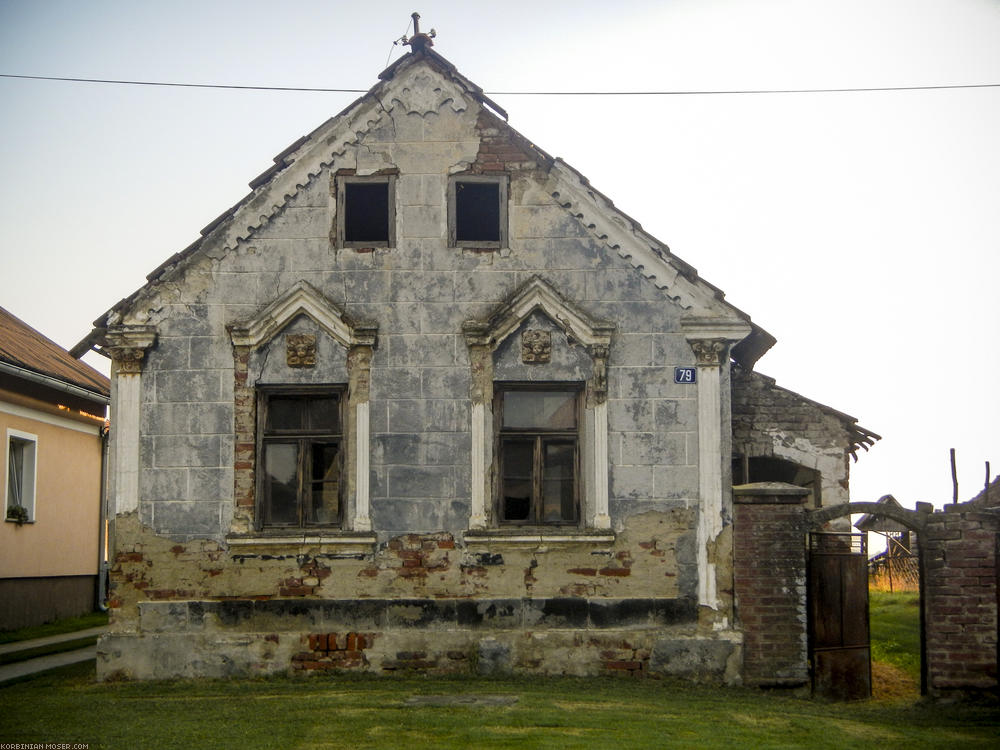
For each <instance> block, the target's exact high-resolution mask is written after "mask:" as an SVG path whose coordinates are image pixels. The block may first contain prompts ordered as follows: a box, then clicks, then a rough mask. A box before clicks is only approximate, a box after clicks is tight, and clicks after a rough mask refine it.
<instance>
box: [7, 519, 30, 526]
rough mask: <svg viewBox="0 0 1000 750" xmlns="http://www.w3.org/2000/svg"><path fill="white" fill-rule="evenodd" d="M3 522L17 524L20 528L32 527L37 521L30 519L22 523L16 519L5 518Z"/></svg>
mask: <svg viewBox="0 0 1000 750" xmlns="http://www.w3.org/2000/svg"><path fill="white" fill-rule="evenodd" d="M3 520H4V523H16V524H17V525H18V526H32V525H34V523H35V519H34V518H31V519H28V520H27V521H21V522H18V520H17V519H16V518H5V519H3Z"/></svg>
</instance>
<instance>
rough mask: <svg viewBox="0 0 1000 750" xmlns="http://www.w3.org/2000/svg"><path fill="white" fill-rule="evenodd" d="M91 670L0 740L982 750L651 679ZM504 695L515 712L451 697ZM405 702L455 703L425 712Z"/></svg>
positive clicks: (966, 742)
mask: <svg viewBox="0 0 1000 750" xmlns="http://www.w3.org/2000/svg"><path fill="white" fill-rule="evenodd" d="M92 680H93V666H92V665H87V667H86V669H83V668H82V665H77V666H76V667H74V668H67V669H66V670H59V671H53V672H50V673H48V674H46V675H41V676H39V677H37V678H35V679H32V680H26V681H21V682H18V683H16V684H15V685H13V686H7V685H5V686H3V687H0V705H3V707H4V710H3V712H2V713H0V738H2V739H3V741H4V742H25V743H27V742H46V741H47V742H78V743H89V744H90V747H91V748H133V747H156V748H157V750H171V749H172V748H183V750H190V748H191V747H211V748H240V750H245V748H254V749H255V750H258V749H260V750H268V749H269V748H274V749H275V750H285V748H300V749H303V750H311V749H313V748H356V749H359V750H363V749H364V748H380V750H381V748H384V747H386V746H387V744H388V745H390V746H407V747H416V748H423V747H428V748H430V747H433V748H444V749H447V748H462V749H463V750H464V749H465V748H486V747H489V748H518V750H525V748H559V749H560V750H562V749H563V748H606V747H608V746H612V747H622V748H626V747H629V748H630V747H657V748H671V747H683V748H689V747H699V748H700V749H703V750H712V748H726V749H727V750H728V749H729V748H733V747H753V748H799V747H810V748H831V749H833V748H836V749H837V750H850V749H851V748H870V747H872V746H874V744H877V745H878V746H880V747H906V748H908V750H920V749H921V748H940V747H951V746H955V747H972V748H975V747H984V748H987V747H996V746H997V743H998V741H1000V715H998V713H997V711H996V710H995V709H991V708H984V707H972V706H937V705H918V704H917V703H915V702H910V703H906V704H898V703H893V704H888V703H883V702H878V701H871V702H867V703H852V704H829V703H819V702H813V701H811V700H807V699H801V698H794V697H789V696H784V695H779V694H774V693H761V692H757V691H752V690H743V689H723V688H699V687H693V686H690V685H684V684H678V683H674V682H668V681H658V680H625V679H610V678H602V679H575V678H548V679H546V678H538V677H530V678H528V677H525V678H510V679H485V678H471V677H469V678H462V679H445V678H436V679H431V678H419V677H402V678H396V677H392V678H373V677H369V676H327V675H324V676H316V678H315V679H293V678H285V677H282V678H273V679H258V680H239V681H237V680H232V681H211V680H204V681H176V682H159V683H149V682H146V683H114V684H98V683H94V682H93V681H92ZM470 695H474V696H509V697H514V698H516V702H509V701H507V702H501V701H497V702H495V703H487V702H483V701H471V702H470V701H463V700H462V697H463V696H470ZM414 696H455V697H457V698H458V700H455V701H447V700H442V701H440V704H439V705H428V704H427V702H426V701H424V702H422V703H421V704H418V705H413V704H412V703H410V702H409V701H410V699H412V698H413V697H414Z"/></svg>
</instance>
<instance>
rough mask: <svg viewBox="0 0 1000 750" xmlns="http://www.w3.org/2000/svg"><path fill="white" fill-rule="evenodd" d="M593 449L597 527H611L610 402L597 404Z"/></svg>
mask: <svg viewBox="0 0 1000 750" xmlns="http://www.w3.org/2000/svg"><path fill="white" fill-rule="evenodd" d="M593 412H594V434H593V440H592V442H591V444H592V445H593V446H594V451H593V459H592V460H593V462H594V464H593V466H594V471H593V477H594V517H593V521H592V526H593V528H595V529H610V528H611V514H610V512H609V510H608V402H607V401H606V400H605V401H602V402H601V403H599V404H595V405H594V408H593Z"/></svg>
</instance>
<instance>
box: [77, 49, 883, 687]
mask: <svg viewBox="0 0 1000 750" xmlns="http://www.w3.org/2000/svg"><path fill="white" fill-rule="evenodd" d="M413 44H414V48H413V50H412V51H411V52H410V53H409V54H407V55H406V56H405V57H403V58H401V59H400V60H398V61H397V62H395V63H394V64H393V65H391V66H390V67H389V68H387V69H386V70H385V71H383V72H382V73H381V74H380V76H379V78H380V81H379V83H378V84H377V85H376V86H375V87H374V88H372V90H371V91H370V92H368V93H367V94H366V95H364V96H362V97H361V98H359V99H358V100H357V101H356V102H354V103H353V104H351V105H350V106H349V107H348V108H347V109H345V110H344V111H343V112H341V113H340V114H339V115H337V116H336V117H334V118H332V119H330V120H328V121H327V122H326V123H324V124H322V125H321V126H320V127H319V128H317V129H316V130H314V131H313V132H312V133H310V134H309V135H308V136H305V137H303V138H301V139H299V140H298V141H296V142H295V143H294V144H292V145H291V146H290V147H289V148H288V149H286V150H285V151H284V152H283V153H282V154H280V155H279V156H278V157H277V158H276V159H275V164H274V166H273V167H271V168H270V169H269V170H267V171H266V172H265V173H263V174H262V175H261V176H260V177H258V178H257V179H255V180H254V181H253V182H252V183H251V189H252V192H251V193H250V194H249V195H248V196H247V197H246V198H244V199H243V200H242V201H240V202H239V203H238V204H237V205H235V206H234V207H232V208H231V209H229V210H228V211H226V212H225V213H223V214H222V215H221V216H220V217H219V218H218V219H216V220H215V221H213V222H212V223H211V224H210V225H209V226H208V227H206V228H205V229H204V230H203V231H202V237H201V238H200V239H198V240H197V241H196V242H195V243H194V244H192V245H191V246H190V247H189V248H187V249H186V250H184V251H182V252H180V253H178V254H176V255H174V256H173V257H171V258H170V259H168V260H167V261H166V262H165V263H164V264H163V265H161V266H160V267H159V268H157V269H156V270H154V271H153V272H152V273H151V274H150V275H149V277H148V280H149V283H148V284H146V285H145V286H144V287H142V288H141V289H139V290H138V291H137V292H135V293H134V294H133V295H131V296H130V297H128V298H127V299H125V300H122V301H121V302H119V303H118V304H117V305H115V306H114V307H113V308H112V309H111V310H109V311H108V312H107V313H105V314H104V315H103V316H102V317H101V318H100V319H99V320H98V321H96V323H95V329H94V331H93V332H92V334H91V335H90V336H89V337H88V338H87V339H85V340H84V341H82V342H81V343H80V345H78V347H77V348H76V349H75V350H74V351H75V352H79V351H83V350H85V349H87V348H89V347H96V348H99V349H101V350H103V351H104V352H105V353H107V354H109V355H110V356H111V357H112V359H113V373H114V374H113V377H114V382H115V388H114V397H113V406H112V408H113V411H114V414H115V424H114V428H113V430H112V455H113V470H112V475H111V479H112V487H113V489H112V494H113V506H114V526H115V530H114V550H115V555H114V567H113V569H112V581H113V584H112V585H113V591H112V593H111V598H110V604H111V607H112V611H113V617H112V625H111V629H112V630H111V633H110V634H109V635H108V636H106V637H105V638H104V639H103V640H102V642H101V646H100V649H99V659H98V670H99V674H100V675H101V676H103V677H105V678H107V677H111V676H116V675H122V676H131V677H136V678H151V677H168V676H184V675H187V676H197V675H231V674H257V673H269V672H276V671H284V670H290V669H297V670H319V669H359V670H367V671H372V672H376V673H385V672H392V671H397V670H421V671H431V672H449V671H468V670H478V671H481V672H490V671H504V670H515V671H532V672H545V673H572V674H594V673H598V672H601V671H604V670H613V671H628V672H644V671H653V672H664V673H668V674H681V675H686V676H689V677H692V678H698V679H716V680H728V681H738V680H739V679H740V676H741V675H740V670H741V644H742V632H741V626H740V624H739V622H738V619H737V615H738V613H737V612H736V611H735V609H734V601H733V569H732V562H733V542H732V493H731V486H732V466H733V463H734V459H735V461H736V463H737V465H738V466H742V465H743V464H746V465H747V466H748V467H749V469H750V472H749V475H748V477H746V478H748V479H751V480H753V481H755V482H759V481H769V480H772V479H781V480H784V481H788V480H789V478H791V481H793V482H797V483H799V484H803V485H808V486H810V487H811V488H813V495H814V497H813V504H819V503H827V502H842V501H844V500H846V499H847V478H848V477H847V460H848V456H849V455H850V454H852V453H853V452H854V451H855V450H856V449H857V447H858V446H859V445H865V446H867V445H868V444H869V443H870V442H871V441H872V440H874V439H875V438H876V437H877V436H874V435H873V434H872V433H869V432H867V431H865V430H863V429H861V428H859V427H857V425H856V424H855V422H854V420H853V418H850V417H847V416H846V415H843V414H841V413H839V412H835V411H833V410H832V409H827V408H826V407H821V406H820V405H818V404H815V403H814V402H811V401H808V400H806V399H803V398H802V397H800V396H797V395H795V394H793V393H790V392H788V391H784V390H782V389H780V388H777V386H775V385H774V384H773V381H770V380H767V379H761V378H759V377H758V376H755V375H754V374H753V373H752V369H753V366H754V363H755V362H756V361H757V359H759V357H760V356H761V355H762V354H763V353H764V352H765V351H766V350H767V349H768V348H770V347H771V346H772V345H773V343H774V339H773V338H772V337H771V336H770V335H769V334H767V333H766V332H765V331H764V330H762V329H761V328H759V327H758V326H756V325H755V324H754V323H752V322H751V321H750V318H749V316H747V315H746V314H745V313H744V312H742V311H740V310H738V309H737V308H735V307H734V306H732V305H731V304H729V303H728V302H727V301H726V300H725V298H724V295H723V294H722V292H721V291H720V290H718V289H717V288H716V287H714V286H712V285H711V284H709V283H708V282H706V281H705V280H703V279H702V278H701V277H700V276H699V275H698V274H697V272H696V271H695V269H694V268H692V267H691V266H690V265H688V264H687V263H685V262H684V261H682V260H680V259H679V258H677V257H676V256H675V255H673V254H672V253H671V252H670V250H669V249H668V248H667V247H666V245H664V244H663V243H662V242H660V241H659V240H657V239H655V238H654V237H652V236H650V235H648V234H647V233H645V232H644V231H643V229H642V228H641V227H640V226H639V225H638V224H637V223H636V222H635V221H634V220H632V219H631V218H629V217H628V216H626V215H625V214H623V213H622V212H621V211H619V210H618V209H616V208H615V206H614V205H613V204H612V203H611V201H610V200H609V199H608V198H607V197H605V196H604V195H602V194H601V193H599V192H597V191H596V190H595V189H594V188H593V187H592V186H591V185H590V184H589V183H588V181H587V180H586V178H584V177H583V176H582V175H581V174H580V173H578V172H577V171H575V170H574V169H573V168H572V167H570V166H569V165H568V164H566V163H565V162H563V161H561V160H560V159H556V158H553V157H551V156H549V155H548V154H547V153H546V152H544V151H542V150H541V149H540V148H538V147H537V146H535V145H534V144H533V143H532V142H531V141H530V140H528V139H527V138H525V137H524V136H522V135H520V134H519V133H517V132H516V131H514V130H513V129H512V128H510V127H509V126H508V124H507V122H506V114H505V113H504V111H503V110H502V109H501V108H500V107H499V106H498V105H497V104H496V103H494V102H492V101H491V100H490V99H489V98H488V97H486V96H485V95H484V93H483V91H482V89H480V88H479V87H478V86H476V85H475V84H473V83H472V82H471V81H469V80H467V79H466V78H464V77H463V76H462V75H461V74H460V73H459V72H458V71H457V70H456V69H455V67H454V66H453V65H452V64H451V63H449V62H448V61H447V60H445V59H444V58H442V57H441V56H440V55H438V54H436V53H434V52H433V51H431V50H430V49H428V46H429V40H427V39H426V37H422V36H418V37H417V38H415V39H414V40H413ZM731 361H732V362H733V363H734V364H732V365H731ZM731 367H732V370H731ZM735 391H738V392H739V394H741V395H740V396H739V398H738V399H737V398H736V397H735V396H734V395H733V393H734V392H735ZM736 403H738V404H739V413H738V415H737V413H736V407H735V405H734V404H736ZM737 416H738V417H739V418H738V419H737ZM736 430H738V431H739V437H738V442H739V445H737V446H734V440H733V435H734V431H736ZM746 451H749V452H746ZM744 455H746V458H747V460H746V461H744V460H743V456H744ZM758 459H760V460H758ZM765 459H767V460H765ZM770 459H777V461H778V463H771V464H769V463H768V460H770ZM796 467H798V468H800V469H801V470H802V471H801V476H800V475H799V474H798V473H797V469H796ZM776 473H777V474H780V476H773V475H774V474H776Z"/></svg>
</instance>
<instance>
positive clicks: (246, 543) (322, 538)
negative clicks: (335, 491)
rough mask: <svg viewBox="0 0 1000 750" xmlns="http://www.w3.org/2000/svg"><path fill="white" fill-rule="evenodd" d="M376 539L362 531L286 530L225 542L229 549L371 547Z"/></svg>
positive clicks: (241, 536) (229, 537)
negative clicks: (293, 532) (299, 531)
mask: <svg viewBox="0 0 1000 750" xmlns="http://www.w3.org/2000/svg"><path fill="white" fill-rule="evenodd" d="M377 541H378V538H377V537H376V536H375V534H372V533H370V532H364V531H325V532H320V531H310V532H303V533H298V534H290V533H287V532H286V533H260V534H245V535H243V534H241V535H239V536H235V535H234V536H228V537H226V544H227V545H229V548H230V549H231V550H241V549H242V550H249V549H274V548H280V547H286V548H287V547H294V548H301V547H303V546H307V545H308V546H318V547H321V548H322V547H334V548H338V549H340V548H344V547H355V548H358V547H361V548H371V547H374V546H375V543H376V542H377Z"/></svg>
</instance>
